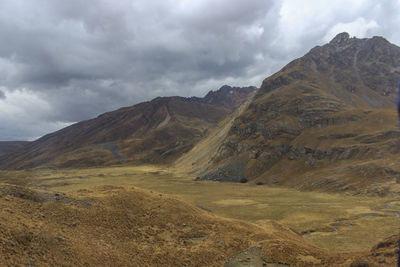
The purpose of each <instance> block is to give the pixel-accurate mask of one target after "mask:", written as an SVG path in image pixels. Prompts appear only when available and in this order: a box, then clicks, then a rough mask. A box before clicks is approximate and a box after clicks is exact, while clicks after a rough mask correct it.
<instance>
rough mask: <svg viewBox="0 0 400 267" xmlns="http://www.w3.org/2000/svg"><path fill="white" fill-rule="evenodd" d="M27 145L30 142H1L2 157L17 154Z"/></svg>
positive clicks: (0, 151) (0, 152) (0, 153)
mask: <svg viewBox="0 0 400 267" xmlns="http://www.w3.org/2000/svg"><path fill="white" fill-rule="evenodd" d="M27 144H29V142H28V141H0V157H1V156H4V155H6V154H9V153H12V152H15V151H17V150H18V149H20V148H21V147H23V146H24V145H27Z"/></svg>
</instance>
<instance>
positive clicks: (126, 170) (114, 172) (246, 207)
mask: <svg viewBox="0 0 400 267" xmlns="http://www.w3.org/2000/svg"><path fill="white" fill-rule="evenodd" d="M194 178H195V177H191V176H188V175H182V174H179V172H177V171H176V170H174V169H173V168H168V167H157V166H152V165H147V166H137V167H124V166H119V167H107V168H83V169H58V170H51V169H38V170H26V171H25V170H24V171H1V172H0V182H3V183H13V184H16V185H20V186H28V187H30V188H37V189H39V190H46V191H47V190H50V191H55V192H63V193H68V192H74V191H79V190H86V189H87V190H90V189H91V188H94V187H98V186H104V185H112V186H124V187H130V186H135V187H136V186H137V187H140V188H144V189H147V190H151V191H154V192H159V193H163V194H171V195H175V196H178V197H179V198H181V199H182V200H184V201H188V202H189V203H192V204H194V205H195V206H197V207H200V208H201V209H204V210H206V211H208V212H209V213H211V214H214V215H218V216H223V217H226V218H232V219H240V220H243V221H247V222H249V223H252V224H255V225H262V224H263V221H265V220H266V221H268V220H273V221H276V222H278V223H281V224H283V225H286V226H288V227H290V228H291V229H293V230H294V231H295V232H297V233H298V234H300V235H302V236H303V237H304V238H305V239H307V240H309V241H311V242H313V243H314V244H316V245H318V246H320V247H323V248H326V249H331V250H335V251H362V250H367V249H370V247H371V244H375V243H378V242H379V241H381V240H383V239H384V238H386V237H388V236H390V235H393V234H395V233H398V232H399V231H400V216H399V214H400V197H372V196H352V195H350V194H347V195H343V194H334V193H318V192H307V191H298V190H295V189H291V188H285V187H279V186H275V187H274V186H272V187H271V186H263V185H255V184H240V183H220V182H211V181H195V180H194ZM397 186H398V185H397Z"/></svg>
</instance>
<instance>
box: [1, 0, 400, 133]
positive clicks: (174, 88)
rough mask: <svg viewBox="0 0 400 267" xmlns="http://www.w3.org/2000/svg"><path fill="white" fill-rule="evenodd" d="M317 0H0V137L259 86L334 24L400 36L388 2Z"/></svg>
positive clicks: (395, 5)
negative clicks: (163, 99) (169, 98)
mask: <svg viewBox="0 0 400 267" xmlns="http://www.w3.org/2000/svg"><path fill="white" fill-rule="evenodd" d="M321 2H322V1H307V2H304V1H295V0H286V1H278V0H276V1H265V0H246V1H244V0H243V1H230V0H229V1H228V0H165V1H161V0H153V1H145V0H137V1H131V0H114V1H111V0H93V1H84V0H69V1H64V0H36V1H26V0H3V1H1V2H0V37H1V38H0V88H2V89H1V91H0V92H5V93H6V94H7V98H6V99H4V98H3V99H2V98H1V95H2V94H1V93H0V124H1V125H2V128H1V129H0V139H20V138H22V139H24V138H34V137H37V136H40V135H43V134H45V133H47V132H49V131H52V130H55V129H57V128H59V127H61V126H63V125H66V124H67V123H70V122H74V121H80V120H83V119H88V118H91V117H94V116H96V115H98V114H99V113H102V112H105V111H109V110H112V109H115V108H119V107H121V106H127V105H132V104H135V103H138V102H140V101H144V100H149V99H151V98H153V97H156V96H160V95H183V96H188V95H198V96H201V95H204V94H205V93H206V92H207V91H208V90H211V89H217V88H218V87H219V86H221V85H223V84H226V83H228V84H232V85H256V86H258V85H260V83H261V81H262V79H263V78H265V77H267V76H268V75H270V74H272V73H273V72H275V71H277V70H279V68H281V67H283V66H284V65H285V64H286V63H288V61H289V60H292V59H294V58H295V57H298V56H301V55H302V54H304V53H305V52H307V51H308V50H309V49H310V48H312V47H313V46H315V45H317V44H322V43H324V42H326V41H327V40H328V39H329V38H332V37H333V36H332V35H334V34H335V33H336V31H343V30H347V31H349V32H350V34H352V35H357V36H359V37H367V36H371V35H384V36H385V37H386V38H388V39H389V40H390V41H392V42H397V43H398V42H399V41H400V35H399V34H400V33H398V31H397V30H396V29H397V25H399V23H400V21H399V16H398V14H399V12H400V7H399V2H398V1H395V0H393V1H389V0H384V1H379V3H377V2H376V1H372V0H371V1H360V0H355V1H334V3H332V2H329V3H327V2H325V1H324V2H323V3H321ZM3 95H4V93H3ZM33 107H34V108H33Z"/></svg>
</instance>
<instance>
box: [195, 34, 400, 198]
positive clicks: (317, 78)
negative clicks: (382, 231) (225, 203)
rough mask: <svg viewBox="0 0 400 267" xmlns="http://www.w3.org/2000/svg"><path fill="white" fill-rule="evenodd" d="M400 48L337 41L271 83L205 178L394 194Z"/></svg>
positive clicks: (378, 40)
mask: <svg viewBox="0 0 400 267" xmlns="http://www.w3.org/2000/svg"><path fill="white" fill-rule="evenodd" d="M399 78H400V48H399V47H397V46H395V45H393V44H391V43H389V42H388V41H386V40H385V39H384V38H382V37H373V38H371V39H357V38H350V37H349V35H348V34H347V33H342V34H339V35H337V36H336V37H335V38H334V39H333V40H332V41H331V42H330V43H328V44H326V45H324V46H317V47H315V48H313V49H311V51H310V52H309V53H307V54H306V55H305V56H303V57H301V58H299V59H296V60H294V61H292V62H291V63H289V64H288V65H287V66H285V67H284V68H283V69H282V70H281V71H279V72H277V73H276V74H274V75H272V76H271V77H269V78H267V79H265V80H264V81H263V83H262V86H261V89H260V90H259V91H258V92H257V94H256V95H255V97H254V98H253V100H252V102H251V103H250V104H249V106H248V108H247V109H246V110H245V111H244V112H243V113H242V114H241V115H240V116H239V117H238V118H237V119H236V120H235V121H234V122H233V123H232V126H231V128H230V130H229V132H228V134H227V137H226V138H225V140H224V141H223V142H222V144H221V145H220V146H219V147H218V149H217V152H216V153H215V154H214V155H212V157H211V156H210V159H209V161H210V163H211V164H210V166H209V167H208V169H206V170H204V169H203V170H200V169H196V168H195V167H194V168H193V171H197V173H198V175H200V176H201V177H200V178H199V179H202V180H218V181H234V182H239V181H247V180H250V181H252V182H257V183H265V184H277V185H286V186H291V187H296V188H299V189H308V190H309V189H311V190H322V191H344V192H351V193H354V194H357V193H372V194H382V195H384V194H387V193H388V192H389V191H390V190H391V189H390V188H391V186H392V185H393V183H395V180H396V178H398V177H399V175H400V167H399V166H400V165H399V164H398V163H399V161H398V158H399V157H398V154H399V152H400V150H399V147H400V143H399V137H400V131H399V129H398V126H397V125H398V122H397V114H396V113H397V110H396V108H395V105H394V100H395V97H396V91H397V81H398V79H399Z"/></svg>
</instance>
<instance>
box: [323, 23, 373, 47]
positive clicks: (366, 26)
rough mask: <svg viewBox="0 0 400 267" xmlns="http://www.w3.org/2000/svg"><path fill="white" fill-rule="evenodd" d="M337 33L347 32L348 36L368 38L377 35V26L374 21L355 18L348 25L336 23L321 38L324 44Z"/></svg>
mask: <svg viewBox="0 0 400 267" xmlns="http://www.w3.org/2000/svg"><path fill="white" fill-rule="evenodd" d="M338 32H348V33H349V34H350V36H357V37H358V38H364V37H370V36H371V35H373V34H375V33H379V25H378V23H377V22H376V21H374V20H371V21H366V20H365V19H364V18H357V19H356V20H355V21H352V22H349V23H341V22H340V23H337V24H335V25H334V26H333V27H332V28H331V29H330V30H329V31H328V33H327V34H326V35H325V36H324V37H323V38H322V40H323V41H324V42H329V41H330V40H332V38H333V37H335V36H336V34H337V33H338Z"/></svg>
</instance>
